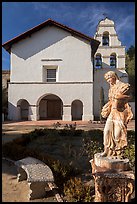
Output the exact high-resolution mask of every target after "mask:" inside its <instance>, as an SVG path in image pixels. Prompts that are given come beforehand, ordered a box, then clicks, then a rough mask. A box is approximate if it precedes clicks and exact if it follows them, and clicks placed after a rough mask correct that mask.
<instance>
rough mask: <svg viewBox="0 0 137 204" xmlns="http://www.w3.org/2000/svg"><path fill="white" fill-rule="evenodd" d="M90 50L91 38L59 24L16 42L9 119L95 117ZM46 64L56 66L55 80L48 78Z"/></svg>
mask: <svg viewBox="0 0 137 204" xmlns="http://www.w3.org/2000/svg"><path fill="white" fill-rule="evenodd" d="M91 53H92V50H91V45H90V42H89V41H87V40H85V39H82V38H79V37H76V36H72V35H71V34H70V33H69V32H67V31H64V30H62V29H59V28H57V27H56V26H51V27H45V28H43V29H42V30H40V31H38V32H35V33H33V34H32V35H31V36H30V37H27V38H25V39H22V40H20V41H19V42H17V43H15V44H13V45H12V47H11V78H10V84H9V99H8V100H9V115H8V117H9V119H10V120H21V119H28V120H39V119H62V120H66V121H71V120H72V119H81V120H93V74H92V73H93V62H92V59H91ZM46 68H56V82H50V83H48V82H46ZM44 100H45V102H44ZM74 102H75V103H74ZM72 104H74V106H73V105H72ZM79 104H81V105H79ZM74 107H76V108H74ZM49 109H50V111H49ZM76 109H77V110H76ZM72 110H73V111H72ZM79 111H80V112H81V114H79ZM55 112H56V113H55ZM57 112H58V113H57ZM27 115H28V118H27Z"/></svg>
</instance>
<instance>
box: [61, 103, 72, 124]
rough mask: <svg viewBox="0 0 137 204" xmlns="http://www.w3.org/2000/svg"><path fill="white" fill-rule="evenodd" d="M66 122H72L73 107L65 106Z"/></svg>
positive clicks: (64, 117) (64, 118) (64, 116)
mask: <svg viewBox="0 0 137 204" xmlns="http://www.w3.org/2000/svg"><path fill="white" fill-rule="evenodd" d="M62 119H63V120H64V121H72V116H71V105H63V117H62Z"/></svg>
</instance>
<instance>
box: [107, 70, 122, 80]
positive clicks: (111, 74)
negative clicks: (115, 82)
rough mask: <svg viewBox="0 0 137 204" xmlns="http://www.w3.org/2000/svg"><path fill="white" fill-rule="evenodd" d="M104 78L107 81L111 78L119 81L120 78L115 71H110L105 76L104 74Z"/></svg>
mask: <svg viewBox="0 0 137 204" xmlns="http://www.w3.org/2000/svg"><path fill="white" fill-rule="evenodd" d="M104 78H105V79H106V80H108V79H109V78H115V79H119V78H118V75H117V74H116V72H114V71H109V72H107V73H105V74H104Z"/></svg>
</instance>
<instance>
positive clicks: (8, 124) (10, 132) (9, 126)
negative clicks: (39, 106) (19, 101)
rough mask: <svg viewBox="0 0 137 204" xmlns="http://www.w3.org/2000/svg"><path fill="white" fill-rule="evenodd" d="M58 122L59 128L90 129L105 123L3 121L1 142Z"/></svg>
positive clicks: (130, 124)
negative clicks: (71, 126) (70, 125)
mask: <svg viewBox="0 0 137 204" xmlns="http://www.w3.org/2000/svg"><path fill="white" fill-rule="evenodd" d="M57 122H59V123H60V127H59V128H64V127H65V125H66V124H72V125H73V124H75V122H76V129H82V130H86V131H88V130H91V129H100V130H103V129H104V125H105V124H101V123H99V121H98V122H97V121H94V123H91V122H90V121H62V120H40V121H21V122H16V121H5V122H3V123H2V142H8V141H11V140H12V139H14V138H16V137H19V136H22V134H24V133H28V132H30V131H33V130H34V129H36V128H37V129H40V128H54V124H56V123H57ZM127 129H128V130H135V120H132V121H130V122H129V124H128V127H127Z"/></svg>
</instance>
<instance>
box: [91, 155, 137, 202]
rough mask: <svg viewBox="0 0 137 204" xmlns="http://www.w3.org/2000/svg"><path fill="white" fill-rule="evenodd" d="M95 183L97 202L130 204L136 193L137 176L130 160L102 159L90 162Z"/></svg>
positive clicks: (96, 157) (98, 158) (95, 156)
mask: <svg viewBox="0 0 137 204" xmlns="http://www.w3.org/2000/svg"><path fill="white" fill-rule="evenodd" d="M90 163H91V166H92V175H93V177H94V182H95V202H129V201H130V199H131V195H132V193H133V192H134V181H135V176H134V173H133V172H132V171H130V170H129V160H128V159H118V158H112V157H102V156H101V154H100V153H97V154H95V155H94V159H92V160H90Z"/></svg>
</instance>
